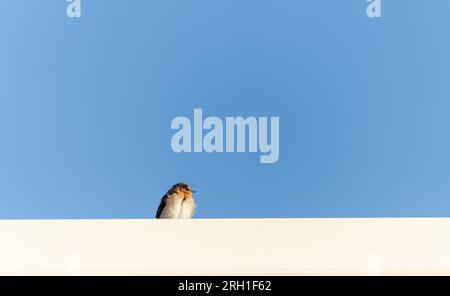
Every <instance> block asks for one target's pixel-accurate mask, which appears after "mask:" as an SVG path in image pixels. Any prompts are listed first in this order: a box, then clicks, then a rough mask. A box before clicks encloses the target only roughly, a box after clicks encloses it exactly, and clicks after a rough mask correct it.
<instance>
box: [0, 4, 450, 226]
mask: <svg viewBox="0 0 450 296" xmlns="http://www.w3.org/2000/svg"><path fill="white" fill-rule="evenodd" d="M66 5H67V3H66V2H65V1H63V0H58V1H55V0H41V1H25V0H4V1H1V3H0V204H1V206H0V218H2V219H25V218H28V219H57V218H147V217H153V216H154V213H155V211H156V207H157V206H158V203H159V200H160V198H161V197H162V195H163V194H164V193H165V192H166V191H167V190H168V189H169V187H170V186H171V185H172V184H174V183H177V182H179V181H185V182H188V183H189V184H190V185H191V186H192V187H194V188H196V189H197V190H198V193H197V202H198V212H197V217H199V218H235V217H249V218H252V217H274V218H275V217H417V216H448V215H449V213H450V116H449V111H450V81H449V80H450V57H449V52H450V41H449V36H450V18H449V16H448V15H449V13H450V2H449V1H446V0H434V1H417V0H409V1H406V0H401V1H400V0H395V1H393V0H383V2H382V15H383V17H382V18H381V19H369V18H368V17H367V16H366V14H365V8H366V5H367V3H366V1H364V0H345V1H344V0H343V1H336V0H321V1H317V0H314V1H313V0H308V1H299V0H283V1H267V0H258V1H256V0H245V1H242V0H239V1H238V0H227V1H222V0H220V1H207V0H189V1H173V0H164V1H160V0H152V1H148V0H145V1H144V0H140V1H138V0H136V1H106V0H103V1H101V0H95V1H94V0H82V18H81V19H69V18H67V17H66V15H65V8H66ZM194 108H202V109H203V112H204V114H205V116H219V117H221V118H224V117H225V116H239V115H240V116H279V117H280V137H281V138H280V159H279V161H278V162H277V163H276V164H270V165H267V164H260V163H259V155H257V154H252V153H244V154H238V153H234V154H230V153H227V154H225V153H224V154H208V153H196V154H194V153H191V154H175V153H174V152H172V150H171V147H170V139H171V137H172V135H173V131H172V130H171V129H170V123H171V120H172V119H173V118H174V117H176V116H188V117H190V118H192V116H193V109H194Z"/></svg>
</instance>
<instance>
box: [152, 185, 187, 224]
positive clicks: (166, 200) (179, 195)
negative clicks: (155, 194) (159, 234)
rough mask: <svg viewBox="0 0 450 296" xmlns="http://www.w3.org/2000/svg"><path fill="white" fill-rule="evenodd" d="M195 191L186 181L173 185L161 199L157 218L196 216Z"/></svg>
mask: <svg viewBox="0 0 450 296" xmlns="http://www.w3.org/2000/svg"><path fill="white" fill-rule="evenodd" d="M193 193H195V191H194V190H192V188H191V187H189V186H188V185H187V184H184V183H178V184H175V185H173V186H172V188H170V190H169V191H167V193H166V195H164V196H163V198H162V199H161V203H160V204H159V207H158V211H157V212H156V218H157V219H190V218H192V216H194V212H195V208H196V205H195V201H194V197H193V196H192V194H193Z"/></svg>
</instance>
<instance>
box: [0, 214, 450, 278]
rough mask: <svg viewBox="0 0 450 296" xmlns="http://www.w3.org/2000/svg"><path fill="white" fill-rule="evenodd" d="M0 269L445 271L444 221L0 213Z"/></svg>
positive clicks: (449, 263) (448, 270) (448, 250)
mask: <svg viewBox="0 0 450 296" xmlns="http://www.w3.org/2000/svg"><path fill="white" fill-rule="evenodd" d="M0 235H1V237H0V274H55V275H60V274H62V275H64V274H73V275H76V274H86V275H96V274H102V275H103V274H139V275H153V274H177V275H197V274H211V275H216V274H220V275H222V274H225V275H226V274H231V275H241V274H242V275H245V274H261V275H284V274H289V275H290V274H293V275H301V274H371V275H378V274H405V273H406V274H416V273H420V274H425V273H426V274H450V219H222V220H203V219H194V220H54V221H41V220H39V221H9V220H6V221H0Z"/></svg>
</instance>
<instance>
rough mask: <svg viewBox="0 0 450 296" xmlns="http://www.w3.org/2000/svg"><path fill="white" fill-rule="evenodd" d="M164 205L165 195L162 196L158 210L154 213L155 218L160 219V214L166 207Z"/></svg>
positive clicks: (165, 201)
mask: <svg viewBox="0 0 450 296" xmlns="http://www.w3.org/2000/svg"><path fill="white" fill-rule="evenodd" d="M166 203H167V194H166V195H164V196H163V198H161V203H160V204H159V207H158V210H157V211H156V218H157V219H159V217H161V214H162V212H163V210H164V208H165V207H166Z"/></svg>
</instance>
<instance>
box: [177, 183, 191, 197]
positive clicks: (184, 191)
mask: <svg viewBox="0 0 450 296" xmlns="http://www.w3.org/2000/svg"><path fill="white" fill-rule="evenodd" d="M171 190H173V191H175V192H176V193H178V194H179V195H180V196H182V197H183V199H186V198H192V194H193V193H195V190H193V189H192V188H191V187H189V185H187V184H185V183H178V184H175V185H173V186H172V189H171Z"/></svg>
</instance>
